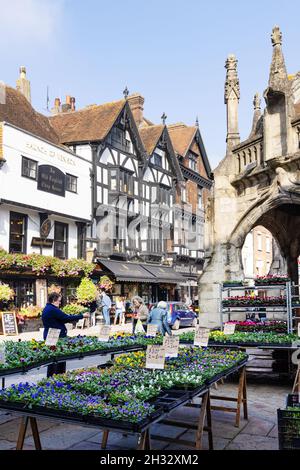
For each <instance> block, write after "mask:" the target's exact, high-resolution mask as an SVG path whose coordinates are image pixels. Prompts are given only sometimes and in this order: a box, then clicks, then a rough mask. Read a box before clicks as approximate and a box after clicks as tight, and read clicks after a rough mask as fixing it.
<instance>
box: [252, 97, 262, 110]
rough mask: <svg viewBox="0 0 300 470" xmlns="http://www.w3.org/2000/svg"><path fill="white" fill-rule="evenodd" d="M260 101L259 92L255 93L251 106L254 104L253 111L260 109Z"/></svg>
mask: <svg viewBox="0 0 300 470" xmlns="http://www.w3.org/2000/svg"><path fill="white" fill-rule="evenodd" d="M260 103H261V99H260V96H259V93H255V95H254V98H253V106H254V110H255V111H256V110H257V109H260Z"/></svg>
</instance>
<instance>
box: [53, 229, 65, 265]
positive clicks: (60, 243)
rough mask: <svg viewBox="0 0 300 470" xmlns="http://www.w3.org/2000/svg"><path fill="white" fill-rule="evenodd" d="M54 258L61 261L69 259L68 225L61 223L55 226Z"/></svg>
mask: <svg viewBox="0 0 300 470" xmlns="http://www.w3.org/2000/svg"><path fill="white" fill-rule="evenodd" d="M54 256H56V258H60V259H66V258H67V257H68V225H67V224H63V223H61V222H55V224H54Z"/></svg>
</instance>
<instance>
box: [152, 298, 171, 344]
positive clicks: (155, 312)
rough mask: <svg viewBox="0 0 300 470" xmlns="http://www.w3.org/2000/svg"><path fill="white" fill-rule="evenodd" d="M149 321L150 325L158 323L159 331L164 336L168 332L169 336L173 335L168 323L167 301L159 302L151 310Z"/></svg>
mask: <svg viewBox="0 0 300 470" xmlns="http://www.w3.org/2000/svg"><path fill="white" fill-rule="evenodd" d="M147 323H148V324H149V325H157V331H158V333H160V334H162V335H163V336H165V334H166V333H168V335H169V336H171V335H172V331H171V328H170V326H169V323H168V304H167V302H164V301H161V302H158V304H157V306H156V307H154V308H153V309H152V310H151V311H150V313H149V316H148V321H147Z"/></svg>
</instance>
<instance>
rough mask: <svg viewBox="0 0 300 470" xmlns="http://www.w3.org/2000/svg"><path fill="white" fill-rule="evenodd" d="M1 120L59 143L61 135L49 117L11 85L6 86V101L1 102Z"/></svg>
mask: <svg viewBox="0 0 300 470" xmlns="http://www.w3.org/2000/svg"><path fill="white" fill-rule="evenodd" d="M1 121H5V122H8V123H10V124H12V125H14V126H16V127H18V128H20V129H24V130H25V131H27V132H30V133H31V134H34V135H36V136H37V137H41V138H42V139H45V140H48V141H49V142H52V143H54V144H59V137H58V135H57V133H56V132H55V130H54V129H53V127H52V126H51V125H50V123H49V121H48V118H47V117H46V116H43V114H40V113H38V112H37V111H35V109H34V108H33V107H32V106H31V104H30V103H29V101H27V99H26V98H25V96H24V95H22V93H20V92H19V91H17V90H15V89H14V88H11V87H9V86H6V87H5V103H4V104H1V102H0V122H1Z"/></svg>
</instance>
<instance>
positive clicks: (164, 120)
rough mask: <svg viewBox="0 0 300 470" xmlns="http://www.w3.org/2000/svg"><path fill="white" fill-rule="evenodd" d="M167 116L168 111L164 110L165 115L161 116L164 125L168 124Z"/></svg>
mask: <svg viewBox="0 0 300 470" xmlns="http://www.w3.org/2000/svg"><path fill="white" fill-rule="evenodd" d="M167 117H168V116H167V115H166V113H165V112H164V113H163V115H162V116H161V120H162V123H163V125H165V124H166V119H167Z"/></svg>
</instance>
